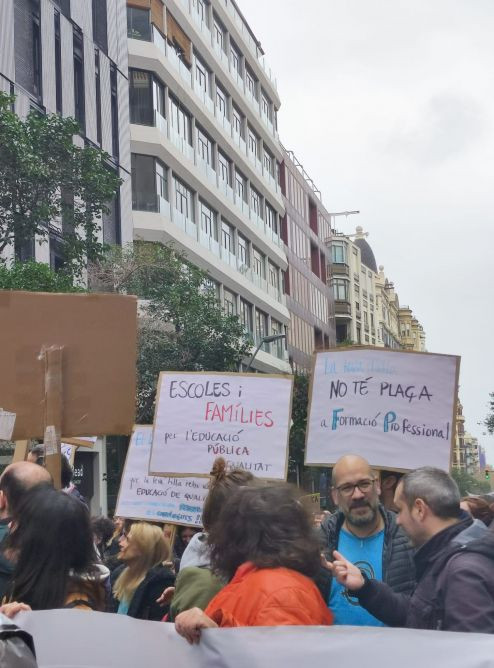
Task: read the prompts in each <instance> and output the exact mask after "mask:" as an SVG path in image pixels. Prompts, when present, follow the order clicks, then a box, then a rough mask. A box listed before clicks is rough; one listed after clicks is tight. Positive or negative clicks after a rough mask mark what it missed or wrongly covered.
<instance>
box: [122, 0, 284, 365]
mask: <svg viewBox="0 0 494 668" xmlns="http://www.w3.org/2000/svg"><path fill="white" fill-rule="evenodd" d="M127 4H128V6H127V30H128V50H129V100H130V120H131V126H130V136H131V153H132V157H131V164H132V209H133V211H132V216H133V229H134V240H147V241H159V242H163V243H166V242H172V243H174V244H175V246H176V247H177V248H178V249H180V250H182V251H184V252H185V253H186V255H187V257H188V258H189V259H190V260H191V261H192V262H193V263H194V264H196V265H197V266H199V267H201V268H202V269H204V270H206V271H207V272H208V273H209V275H210V277H211V281H212V283H213V284H214V286H215V288H216V290H217V291H218V296H219V298H220V300H221V301H222V303H223V304H224V306H225V308H226V309H227V311H228V312H229V313H232V314H238V315H239V316H240V318H241V321H242V323H243V325H244V327H245V330H246V331H248V332H249V333H251V335H252V338H253V340H254V341H255V342H256V343H258V342H260V341H261V340H262V339H263V338H264V337H265V336H269V335H273V334H282V333H284V332H285V328H286V326H287V325H288V323H289V320H290V316H289V312H288V309H287V307H286V300H285V296H284V294H283V272H284V271H285V270H286V267H287V259H286V255H285V252H284V250H283V242H282V240H281V238H280V220H281V217H282V216H283V214H284V204H283V199H282V195H281V190H280V186H279V183H278V180H279V179H278V171H279V164H280V162H281V160H282V153H281V147H280V144H279V140H278V133H277V130H276V112H277V110H278V108H279V105H280V100H279V97H278V92H277V89H276V82H275V80H274V78H273V77H272V75H271V73H270V70H269V69H268V68H267V66H266V65H265V63H264V58H263V52H262V49H261V47H260V44H259V43H258V41H257V40H256V38H255V36H254V35H253V34H252V31H251V30H250V28H249V26H248V25H247V23H246V21H245V19H244V18H243V16H242V14H241V13H240V11H239V9H238V7H237V6H236V4H235V3H234V2H232V1H231V0H212V2H206V0H165V1H164V2H162V0H132V1H131V0H129V2H128V3H127ZM254 366H255V368H257V369H258V370H260V371H264V372H289V371H290V366H289V364H288V355H287V353H286V345H285V341H277V342H275V343H268V344H264V345H263V347H262V348H261V350H260V351H259V353H258V355H257V357H256V361H255V363H254Z"/></svg>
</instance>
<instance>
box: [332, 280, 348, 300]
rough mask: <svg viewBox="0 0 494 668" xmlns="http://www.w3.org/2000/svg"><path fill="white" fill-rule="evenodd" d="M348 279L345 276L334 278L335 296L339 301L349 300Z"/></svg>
mask: <svg viewBox="0 0 494 668" xmlns="http://www.w3.org/2000/svg"><path fill="white" fill-rule="evenodd" d="M348 285H349V283H348V281H345V279H344V278H333V296H334V298H335V299H336V300H338V301H348Z"/></svg>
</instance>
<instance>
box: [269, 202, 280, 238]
mask: <svg viewBox="0 0 494 668" xmlns="http://www.w3.org/2000/svg"><path fill="white" fill-rule="evenodd" d="M266 224H267V226H268V227H269V228H271V229H272V230H273V232H274V233H275V234H278V216H277V215H276V211H275V210H274V209H273V207H272V206H270V205H269V204H268V203H267V202H266Z"/></svg>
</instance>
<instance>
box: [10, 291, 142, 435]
mask: <svg viewBox="0 0 494 668" xmlns="http://www.w3.org/2000/svg"><path fill="white" fill-rule="evenodd" d="M0 318H1V322H2V326H1V327H0V368H1V369H2V373H1V374H0V406H2V408H3V409H4V410H6V411H11V412H13V413H16V421H15V428H14V434H13V440H16V441H17V440H23V439H29V438H43V437H44V432H45V427H46V424H45V408H46V393H45V389H46V388H45V367H44V361H43V355H42V351H43V350H45V349H46V348H47V347H50V346H61V347H62V348H63V360H62V377H63V403H62V407H61V412H62V424H61V431H62V433H63V434H70V435H71V436H72V437H77V436H86V435H87V434H101V435H105V434H130V432H131V431H132V426H133V424H134V421H135V420H134V416H135V389H136V342H137V299H136V297H131V296H125V295H113V294H89V295H88V294H51V293H42V292H16V291H4V290H1V291H0Z"/></svg>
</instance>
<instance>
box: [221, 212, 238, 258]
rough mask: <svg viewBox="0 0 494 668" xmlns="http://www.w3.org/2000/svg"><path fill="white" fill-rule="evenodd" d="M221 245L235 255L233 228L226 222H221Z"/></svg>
mask: <svg viewBox="0 0 494 668" xmlns="http://www.w3.org/2000/svg"><path fill="white" fill-rule="evenodd" d="M221 245H222V246H223V248H224V249H225V250H227V251H228V252H229V253H232V255H233V253H234V251H235V247H234V243H233V227H232V226H231V225H229V224H228V223H227V222H225V221H224V220H222V221H221Z"/></svg>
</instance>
